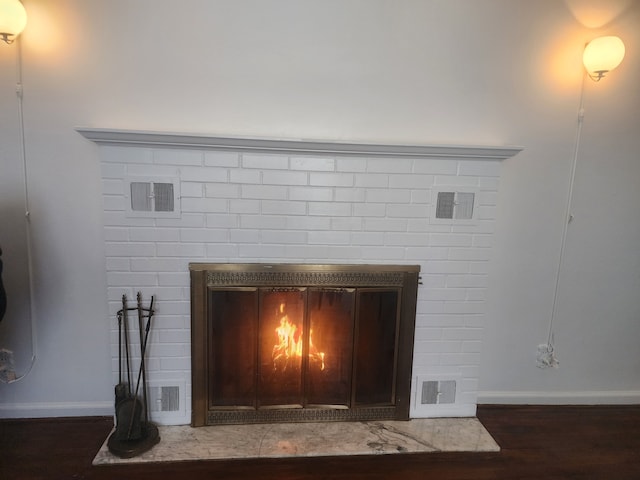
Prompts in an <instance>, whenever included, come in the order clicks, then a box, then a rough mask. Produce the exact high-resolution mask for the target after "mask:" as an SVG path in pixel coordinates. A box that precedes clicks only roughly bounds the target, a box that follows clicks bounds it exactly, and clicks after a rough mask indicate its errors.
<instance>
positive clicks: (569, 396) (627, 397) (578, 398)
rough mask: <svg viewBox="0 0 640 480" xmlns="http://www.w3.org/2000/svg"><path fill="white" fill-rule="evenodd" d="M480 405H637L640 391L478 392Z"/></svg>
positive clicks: (639, 401) (639, 402)
mask: <svg viewBox="0 0 640 480" xmlns="http://www.w3.org/2000/svg"><path fill="white" fill-rule="evenodd" d="M478 404H497V405H636V404H640V390H604V391H575V392H569V391H567V392H534V391H520V392H491V391H484V392H478Z"/></svg>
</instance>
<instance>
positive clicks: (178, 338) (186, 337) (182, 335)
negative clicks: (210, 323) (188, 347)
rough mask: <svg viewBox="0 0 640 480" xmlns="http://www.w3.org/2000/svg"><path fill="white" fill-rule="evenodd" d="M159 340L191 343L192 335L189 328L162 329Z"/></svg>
mask: <svg viewBox="0 0 640 480" xmlns="http://www.w3.org/2000/svg"><path fill="white" fill-rule="evenodd" d="M158 338H159V341H160V342H162V343H185V344H187V343H189V342H191V335H190V334H189V331H188V330H177V329H176V330H160V331H159V332H158Z"/></svg>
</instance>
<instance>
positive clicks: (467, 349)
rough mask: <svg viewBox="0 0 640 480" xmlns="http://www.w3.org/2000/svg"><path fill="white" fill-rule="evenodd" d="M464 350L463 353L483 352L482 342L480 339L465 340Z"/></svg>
mask: <svg viewBox="0 0 640 480" xmlns="http://www.w3.org/2000/svg"><path fill="white" fill-rule="evenodd" d="M462 352H463V353H480V352H482V342H481V341H479V340H477V341H467V342H463V343H462Z"/></svg>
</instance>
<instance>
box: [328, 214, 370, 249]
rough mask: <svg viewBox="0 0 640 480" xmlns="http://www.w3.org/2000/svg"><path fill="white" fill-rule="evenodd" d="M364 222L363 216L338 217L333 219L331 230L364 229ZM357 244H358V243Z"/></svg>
mask: <svg viewBox="0 0 640 480" xmlns="http://www.w3.org/2000/svg"><path fill="white" fill-rule="evenodd" d="M362 223H363V222H362V218H357V217H336V218H332V219H331V230H349V231H354V230H355V231H357V230H362ZM354 243H355V242H354ZM355 244H356V245H358V244H357V243H355Z"/></svg>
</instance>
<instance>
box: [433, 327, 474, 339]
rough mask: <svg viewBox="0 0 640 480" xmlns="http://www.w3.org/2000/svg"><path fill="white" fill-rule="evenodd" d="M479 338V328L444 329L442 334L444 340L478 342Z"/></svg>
mask: <svg viewBox="0 0 640 480" xmlns="http://www.w3.org/2000/svg"><path fill="white" fill-rule="evenodd" d="M481 337H482V329H481V328H445V329H443V332H442V338H443V339H445V340H479V339H481Z"/></svg>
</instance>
